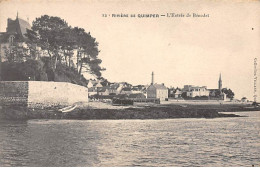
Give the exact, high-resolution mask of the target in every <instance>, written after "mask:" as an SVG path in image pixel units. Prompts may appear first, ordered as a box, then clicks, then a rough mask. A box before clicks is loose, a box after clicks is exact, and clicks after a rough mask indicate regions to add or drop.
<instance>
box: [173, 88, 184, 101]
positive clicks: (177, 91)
mask: <svg viewBox="0 0 260 170" xmlns="http://www.w3.org/2000/svg"><path fill="white" fill-rule="evenodd" d="M181 95H182V90H181V89H179V88H178V87H177V88H176V89H175V90H174V93H173V96H174V98H176V99H178V98H181V97H182V96H181Z"/></svg>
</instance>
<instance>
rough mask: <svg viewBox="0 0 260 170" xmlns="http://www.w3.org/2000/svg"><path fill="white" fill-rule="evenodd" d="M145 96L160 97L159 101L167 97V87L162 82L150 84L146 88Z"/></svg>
mask: <svg viewBox="0 0 260 170" xmlns="http://www.w3.org/2000/svg"><path fill="white" fill-rule="evenodd" d="M147 98H153V99H156V98H158V99H160V101H163V100H167V99H168V89H167V88H166V87H165V86H164V84H151V85H150V86H149V87H148V88H147Z"/></svg>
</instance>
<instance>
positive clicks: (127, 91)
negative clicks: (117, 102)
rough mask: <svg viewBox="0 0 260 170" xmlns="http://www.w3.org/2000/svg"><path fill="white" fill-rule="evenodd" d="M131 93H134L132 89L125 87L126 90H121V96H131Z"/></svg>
mask: <svg viewBox="0 0 260 170" xmlns="http://www.w3.org/2000/svg"><path fill="white" fill-rule="evenodd" d="M131 93H132V90H131V87H124V88H123V89H122V90H121V93H120V94H131Z"/></svg>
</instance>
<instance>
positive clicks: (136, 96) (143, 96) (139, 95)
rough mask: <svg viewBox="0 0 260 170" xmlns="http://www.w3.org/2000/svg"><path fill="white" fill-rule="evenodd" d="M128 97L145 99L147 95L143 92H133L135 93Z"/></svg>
mask: <svg viewBox="0 0 260 170" xmlns="http://www.w3.org/2000/svg"><path fill="white" fill-rule="evenodd" d="M128 98H130V99H145V98H146V96H145V95H144V94H143V93H133V94H129V96H128Z"/></svg>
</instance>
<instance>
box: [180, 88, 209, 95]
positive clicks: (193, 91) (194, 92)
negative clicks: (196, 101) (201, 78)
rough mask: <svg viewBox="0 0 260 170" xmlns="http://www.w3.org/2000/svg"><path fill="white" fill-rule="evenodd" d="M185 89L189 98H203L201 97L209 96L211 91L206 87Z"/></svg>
mask: <svg viewBox="0 0 260 170" xmlns="http://www.w3.org/2000/svg"><path fill="white" fill-rule="evenodd" d="M184 89H185V91H186V94H187V97H201V96H207V97H208V96H209V90H208V89H207V87H206V86H202V87H199V86H191V85H185V86H184Z"/></svg>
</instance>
